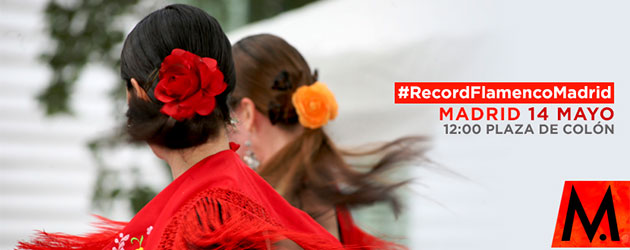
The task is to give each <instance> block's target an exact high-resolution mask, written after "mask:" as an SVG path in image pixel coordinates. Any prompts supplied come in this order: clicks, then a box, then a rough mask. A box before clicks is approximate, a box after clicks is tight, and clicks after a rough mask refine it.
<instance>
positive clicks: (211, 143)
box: [161, 129, 230, 179]
mask: <svg viewBox="0 0 630 250" xmlns="http://www.w3.org/2000/svg"><path fill="white" fill-rule="evenodd" d="M229 148H230V144H229V140H228V138H227V136H226V134H225V130H223V129H222V130H221V132H220V133H219V135H218V136H217V137H216V138H215V139H211V140H208V141H207V142H205V143H204V144H201V145H198V146H195V147H190V148H184V149H165V150H164V152H163V154H162V157H161V158H162V159H164V160H165V161H166V162H167V163H168V165H169V167H170V168H171V174H172V175H173V179H176V178H177V177H179V176H180V175H182V174H183V173H184V172H186V171H187V170H188V169H190V168H191V167H192V166H194V165H195V164H197V163H198V162H200V161H201V160H203V159H205V158H206V157H208V156H210V155H213V154H216V153H218V152H221V151H224V150H228V149H229Z"/></svg>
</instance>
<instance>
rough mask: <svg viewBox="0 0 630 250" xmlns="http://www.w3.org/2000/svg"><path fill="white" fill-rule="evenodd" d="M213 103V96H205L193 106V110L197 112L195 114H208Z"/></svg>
mask: <svg viewBox="0 0 630 250" xmlns="http://www.w3.org/2000/svg"><path fill="white" fill-rule="evenodd" d="M215 105H216V100H215V99H214V97H210V96H205V97H204V98H203V99H201V102H199V103H198V105H197V106H196V107H195V112H197V114H199V115H209V114H210V113H212V111H213V110H214V106H215Z"/></svg>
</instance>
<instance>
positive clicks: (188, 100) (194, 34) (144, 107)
mask: <svg viewBox="0 0 630 250" xmlns="http://www.w3.org/2000/svg"><path fill="white" fill-rule="evenodd" d="M121 76H122V78H123V80H124V81H125V82H126V84H127V101H128V106H129V109H128V111H127V118H128V120H127V130H128V132H129V135H130V136H131V138H132V139H133V140H135V141H142V142H147V143H148V144H149V146H150V147H151V149H152V150H153V152H154V153H155V155H156V156H157V157H159V158H161V159H163V160H165V161H166V162H167V163H168V164H169V166H170V168H171V171H172V174H173V177H174V178H175V180H174V181H173V182H172V183H171V184H170V185H169V186H167V187H166V188H165V189H164V190H162V191H161V192H160V193H159V194H158V195H157V196H156V197H155V198H154V199H153V200H151V202H149V203H148V204H147V205H146V206H145V207H144V208H143V209H142V210H141V211H140V212H138V214H137V215H136V216H135V217H134V218H133V219H132V220H131V221H130V222H128V223H121V222H113V221H108V220H105V219H103V221H102V225H101V227H100V228H101V231H99V232H97V233H93V234H90V235H86V236H70V235H66V234H49V233H45V232H42V233H40V234H39V236H38V237H37V238H35V239H34V240H33V241H32V242H22V243H20V244H19V246H18V249H107V250H110V249H112V250H123V249H140V250H142V249H270V248H288V249H301V248H303V249H331V248H340V247H341V245H340V244H339V241H337V240H336V239H335V238H334V237H333V236H332V235H330V234H329V233H328V232H327V231H326V230H325V229H324V228H322V227H321V226H320V225H318V224H317V223H316V222H315V221H314V220H312V219H311V218H310V217H309V216H308V215H307V214H306V213H304V212H302V211H300V210H299V209H296V208H294V207H292V206H291V205H290V204H289V203H288V202H287V201H285V200H284V199H283V198H282V197H281V196H280V195H279V194H278V193H277V192H276V191H275V190H274V189H273V188H272V187H271V186H270V185H269V184H268V183H267V182H265V181H264V180H263V179H262V178H260V176H258V174H256V173H255V172H254V171H252V170H251V169H250V168H249V167H247V165H245V164H244V163H243V162H242V161H241V160H240V159H239V157H238V155H237V154H236V153H235V152H234V151H235V150H236V149H237V148H238V145H236V144H231V143H229V141H228V138H227V135H226V124H227V123H228V122H229V121H230V120H231V119H230V112H229V109H228V105H227V97H228V95H229V94H230V92H231V91H232V90H233V89H234V85H235V71H234V64H233V60H232V53H231V45H230V42H229V40H228V39H227V37H226V35H225V34H224V33H223V31H222V29H221V27H220V26H219V24H218V22H217V21H216V20H215V19H214V18H213V17H211V16H209V15H208V14H207V13H205V12H204V11H202V10H200V9H198V8H195V7H191V6H186V5H179V4H177V5H170V6H167V7H165V8H163V9H160V10H157V11H155V12H153V13H151V14H150V15H148V16H147V17H145V18H144V19H143V20H142V21H140V22H139V23H138V24H137V25H136V27H135V28H134V29H133V30H132V31H131V33H130V34H129V35H128V36H127V38H126V40H125V42H124V46H123V49H122V54H121Z"/></svg>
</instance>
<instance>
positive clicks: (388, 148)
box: [229, 34, 425, 249]
mask: <svg viewBox="0 0 630 250" xmlns="http://www.w3.org/2000/svg"><path fill="white" fill-rule="evenodd" d="M232 50H233V55H234V63H235V68H236V74H237V84H236V88H235V89H234V93H233V95H232V97H231V99H230V101H229V103H230V105H231V107H232V109H233V111H234V113H235V116H236V118H237V122H236V130H235V131H234V132H233V134H231V137H232V139H233V140H235V141H237V142H240V143H243V144H244V147H243V148H242V149H241V150H240V151H239V153H240V154H241V155H242V157H243V160H244V161H245V162H246V163H247V164H248V165H250V167H252V168H254V169H256V171H257V172H258V173H259V174H260V175H261V176H262V177H263V178H264V179H265V180H266V181H268V182H269V183H270V184H271V185H272V186H273V187H274V188H275V189H276V190H277V191H278V192H279V193H280V194H281V195H282V196H283V197H284V198H285V199H287V200H288V201H289V202H290V203H291V204H292V205H294V206H295V207H297V208H300V209H302V210H304V211H305V212H307V213H308V214H309V215H310V216H311V217H313V219H315V220H316V221H317V222H318V223H319V224H321V225H322V226H323V227H324V228H326V229H327V230H328V231H329V232H330V233H331V234H333V235H334V236H336V237H337V238H338V239H340V240H341V242H342V243H343V244H344V245H345V246H358V247H366V248H378V249H381V248H389V247H398V245H396V244H393V243H389V242H385V241H382V240H380V239H378V238H376V237H374V236H371V235H369V234H367V233H364V232H363V231H361V230H360V229H359V228H358V227H356V226H355V225H354V223H353V222H352V217H351V215H350V213H349V211H348V208H349V207H356V206H361V205H369V204H373V203H375V202H389V203H390V204H391V205H392V207H393V209H394V212H395V213H398V212H399V210H400V206H401V205H400V203H399V200H398V199H397V197H396V196H395V195H394V194H393V193H392V191H393V190H394V189H396V188H397V187H400V186H402V185H404V184H405V183H406V181H402V182H395V183H384V182H383V181H382V179H383V176H382V174H383V172H384V171H386V170H388V169H391V168H392V167H394V166H397V165H400V163H402V162H405V161H409V160H413V159H422V156H423V152H422V151H420V150H418V148H415V147H413V146H414V145H416V143H417V142H420V141H424V140H425V139H424V138H422V137H405V138H401V139H398V140H395V141H393V142H390V143H386V144H384V145H382V146H380V147H378V148H375V149H373V150H370V151H367V152H361V153H351V152H344V151H341V150H339V149H337V148H336V147H335V145H334V143H333V142H332V140H331V139H330V138H329V137H328V136H327V135H326V133H325V131H324V130H323V128H322V127H323V126H324V125H325V124H326V123H327V122H328V121H329V120H332V119H334V118H335V117H336V116H337V102H336V100H335V97H334V95H333V94H332V92H331V91H330V90H329V89H328V87H326V85H325V84H324V83H321V82H318V81H317V72H315V73H314V74H311V69H310V67H309V65H308V64H307V62H306V61H305V60H304V58H303V57H302V55H301V54H300V53H299V52H298V51H297V50H296V49H295V48H294V47H293V46H291V45H290V44H288V43H287V42H286V41H284V40H283V39H281V38H279V37H277V36H273V35H269V34H260V35H254V36H250V37H246V38H244V39H242V40H240V41H238V42H237V43H236V44H234V46H233V49H232ZM373 155H378V156H380V158H379V160H378V161H377V162H376V163H375V164H373V165H370V166H369V167H368V168H367V169H366V170H365V171H360V170H357V169H355V168H354V167H353V166H350V164H348V163H347V162H346V161H345V160H344V156H373ZM259 165H260V166H259Z"/></svg>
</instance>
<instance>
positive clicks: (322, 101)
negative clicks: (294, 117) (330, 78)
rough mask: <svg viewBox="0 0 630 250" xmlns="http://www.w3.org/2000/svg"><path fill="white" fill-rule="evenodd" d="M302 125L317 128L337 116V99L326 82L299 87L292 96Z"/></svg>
mask: <svg viewBox="0 0 630 250" xmlns="http://www.w3.org/2000/svg"><path fill="white" fill-rule="evenodd" d="M291 101H292V102H293V106H294V107H295V111H296V112H297V114H298V117H299V121H300V124H302V126H304V127H307V128H310V129H316V128H320V127H322V126H324V125H326V123H328V121H329V120H333V119H335V117H337V101H336V100H335V96H334V95H333V93H332V92H331V91H330V89H328V87H327V86H326V84H323V83H321V82H315V83H313V84H311V85H308V86H301V87H299V88H298V89H297V90H296V91H295V93H293V96H292V98H291Z"/></svg>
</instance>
